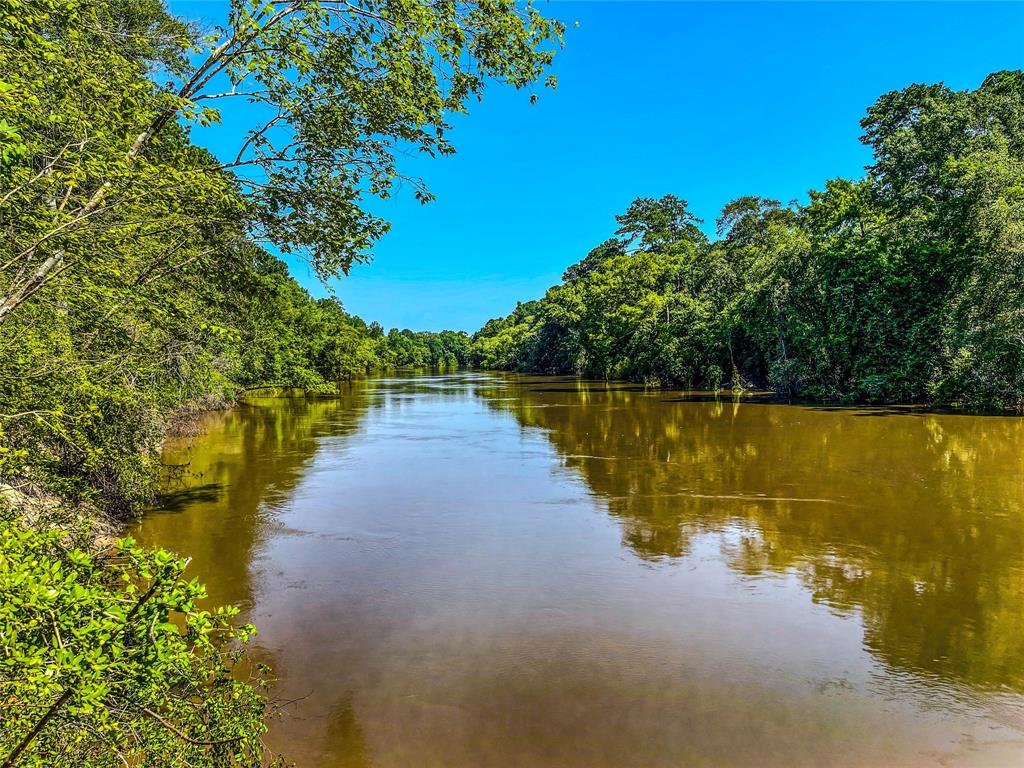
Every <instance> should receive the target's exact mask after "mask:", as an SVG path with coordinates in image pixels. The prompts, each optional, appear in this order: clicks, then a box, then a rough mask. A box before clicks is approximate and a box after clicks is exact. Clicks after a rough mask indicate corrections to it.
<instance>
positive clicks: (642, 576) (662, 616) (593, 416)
mask: <svg viewBox="0 0 1024 768" xmlns="http://www.w3.org/2000/svg"><path fill="white" fill-rule="evenodd" d="M205 427H206V429H207V431H206V434H205V435H203V436H202V437H200V438H198V439H196V440H193V441H182V442H179V443H176V444H172V445H169V446H168V447H167V450H166V457H165V460H166V461H168V462H169V463H172V464H181V465H183V466H182V469H181V477H180V478H177V479H175V480H173V481H171V483H170V486H169V488H168V490H169V491H170V492H169V494H168V496H167V497H166V499H165V501H164V503H163V510H162V511H159V512H155V513H153V514H151V515H149V516H147V517H146V518H145V520H144V521H143V522H142V523H141V524H140V526H139V528H138V531H137V532H136V535H137V537H138V538H140V539H141V540H143V541H144V542H146V543H153V544H160V545H162V546H167V547H170V548H172V549H175V550H178V551H180V552H182V553H187V554H189V555H192V556H193V557H194V560H193V564H192V566H191V571H192V573H193V574H194V575H196V576H198V577H200V578H201V579H202V580H203V581H205V582H206V583H207V585H208V587H209V591H210V594H211V599H212V600H213V601H216V602H221V603H223V602H232V603H237V604H239V605H241V606H242V607H243V609H244V615H245V617H246V618H248V619H251V620H252V621H254V622H256V624H257V625H258V626H259V627H260V630H261V632H260V635H259V638H258V644H257V651H258V654H259V655H260V656H261V657H262V658H265V659H266V660H268V661H269V662H270V663H271V664H272V665H273V667H274V669H275V672H276V675H277V677H278V678H279V679H280V682H279V684H278V686H277V689H276V695H277V696H278V697H279V698H281V699H299V700H298V701H296V702H295V703H294V704H292V705H290V706H289V707H288V708H287V710H286V711H287V714H286V715H285V716H284V717H283V718H282V719H280V720H278V721H276V722H274V724H273V725H272V729H271V734H270V738H269V741H270V743H271V745H272V746H273V747H274V748H275V749H278V750H280V751H281V752H283V753H285V754H286V755H287V756H289V757H290V758H292V759H294V760H295V761H297V762H298V764H299V765H300V766H349V767H356V766H360V767H362V766H377V767H378V768H392V767H393V768H409V767H417V766H424V767H429V768H433V767H434V766H438V767H440V766H446V767H454V768H488V767H490V766H494V767H495V768H498V767H499V766H500V767H501V768H514V767H516V766H523V767H530V768H532V767H534V766H536V767H538V768H540V767H544V768H547V767H550V768H555V767H557V768H600V767H602V766H616V767H619V766H637V767H638V768H639V767H643V768H657V767H660V766H674V767H675V766H704V765H709V766H720V765H721V766H724V765H745V766H746V765H751V766H753V765H756V766H770V765H778V766H798V765H823V766H864V765H868V766H875V765H899V766H917V765H964V766H984V765H994V766H1007V765H1020V764H1024V419H1017V418H1003V417H994V416H986V417H982V416H965V415H941V414H928V413H922V412H917V411H913V410H904V409H830V408H815V407H801V406H789V405H774V404H770V403H766V402H759V401H757V400H756V399H747V400H741V401H734V400H731V399H728V398H725V399H717V400H716V399H715V398H713V397H709V396H701V395H694V394H690V395H687V394H683V393H678V392H665V391H646V392H645V391H643V390H642V389H638V388H633V387H628V386H606V385H604V384H591V385H586V384H580V383H577V382H575V381H572V380H567V379H556V378H527V377H515V376H504V375H489V374H475V373H462V374H453V375H448V376H418V377H412V376H410V377H391V378H377V379H372V380H370V381H368V382H364V383H361V384H358V385H353V386H352V387H351V388H349V389H347V390H346V392H345V393H344V395H343V396H342V397H339V398H337V399H329V400H298V399H254V400H251V401H250V402H249V403H248V404H246V405H245V406H242V407H240V408H238V409H235V410H233V411H230V412H227V413H223V414H214V415H212V416H210V417H209V419H208V420H207V423H206V424H205Z"/></svg>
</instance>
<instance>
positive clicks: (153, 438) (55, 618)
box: [0, 0, 563, 768]
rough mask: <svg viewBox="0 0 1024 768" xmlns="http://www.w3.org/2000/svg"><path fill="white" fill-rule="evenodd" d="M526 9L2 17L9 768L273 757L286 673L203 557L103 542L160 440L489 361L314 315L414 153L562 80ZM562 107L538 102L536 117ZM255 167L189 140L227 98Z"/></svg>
mask: <svg viewBox="0 0 1024 768" xmlns="http://www.w3.org/2000/svg"><path fill="white" fill-rule="evenodd" d="M562 31H563V26H562V25H561V24H560V23H558V22H555V21H552V20H549V19H547V18H545V17H544V16H542V15H541V14H540V13H539V12H538V11H537V10H536V9H534V8H533V7H531V6H530V5H529V4H523V3H516V2H512V0H494V1H493V2H487V3H437V4H422V3H419V2H416V1H415V0H397V1H396V0H359V1H357V2H335V1H333V0H294V1H293V2H290V3H265V2H255V1H253V2H250V0H235V1H233V2H231V3H230V10H229V13H228V14H227V19H226V22H225V23H224V25H223V26H220V27H213V28H209V27H205V28H204V27H201V26H200V25H199V24H198V23H193V22H191V21H189V20H186V19H181V18H178V17H175V16H173V15H171V14H170V13H169V12H168V11H167V10H166V8H165V7H164V5H163V3H162V2H161V0H12V1H11V2H7V3H4V4H3V5H2V7H0V232H2V236H0V637H2V638H3V653H2V654H0V710H2V711H3V717H0V765H2V766H3V768H9V767H10V766H14V765H19V766H21V765H37V766H44V765H46V766H51V765H90V766H107V765H110V766H116V765H135V766H144V765H152V766H170V765H190V766H200V765H229V764H230V765H260V764H262V763H263V762H264V759H265V756H264V754H263V751H264V750H263V746H262V742H261V739H260V736H261V734H262V733H263V732H264V731H265V727H266V726H265V723H264V715H265V710H266V708H267V698H266V695H265V691H264V690H263V683H264V681H265V679H266V674H265V671H264V670H263V669H262V668H261V667H259V666H258V665H256V664H253V663H247V662H245V661H244V656H243V655H241V649H242V648H244V641H245V640H246V639H247V638H248V637H249V636H250V634H251V632H252V628H251V627H246V626H239V625H237V624H236V622H235V621H234V619H233V616H234V615H235V612H234V611H233V610H230V609H226V610H218V611H216V612H211V611H209V610H208V608H206V607H203V606H202V605H201V604H200V603H199V601H200V600H201V599H202V596H203V594H204V593H203V589H202V587H201V586H200V585H198V584H197V583H195V582H194V581H189V580H188V579H186V578H185V577H184V575H183V572H184V568H185V565H186V563H187V560H186V559H183V558H180V557H178V556H176V555H172V554H171V553H169V552H165V551H159V550H158V551H150V550H144V549H140V548H138V547H137V546H135V544H134V543H133V542H131V541H130V540H121V541H117V542H114V541H113V539H112V538H110V537H109V536H105V535H103V534H105V533H106V532H108V531H109V532H114V531H116V528H117V526H116V524H111V523H110V522H107V523H104V521H116V520H117V518H118V517H120V518H122V519H123V518H124V517H125V516H128V515H130V514H132V513H134V512H136V511H138V510H139V509H140V508H141V507H142V506H143V505H144V504H145V503H146V502H147V501H148V500H150V499H151V498H152V494H153V488H154V479H155V478H156V476H157V474H158V471H159V469H160V463H159V455H158V447H159V443H160V440H161V439H162V437H163V436H164V435H165V434H166V433H167V432H168V430H173V429H175V428H176V427H177V428H180V427H181V425H182V424H183V423H185V422H187V420H188V417H189V414H190V413H194V412H196V411H198V410H202V409H208V408H211V407H220V406H223V405H227V404H230V403H232V402H234V400H235V399H236V397H237V396H238V395H239V394H240V393H242V392H244V391H245V390H247V389H251V388H257V387H267V386H270V387H296V388H301V389H304V390H306V391H314V392H315V391H332V389H333V388H334V387H335V386H336V385H337V383H338V382H339V381H341V380H343V379H345V378H346V377H349V376H352V375H354V374H360V373H365V372H366V371H368V370H371V369H376V368H385V367H390V366H397V365H435V366H444V365H458V364H465V363H466V362H467V360H468V354H469V338H468V336H467V335H465V334H459V333H449V332H446V333H441V334H432V333H414V332H412V331H408V330H403V331H399V330H392V331H391V332H390V333H387V334H385V332H384V329H383V328H381V327H380V326H379V325H376V324H370V325H367V324H366V323H364V322H363V321H362V320H360V319H359V318H357V317H353V316H352V315H350V314H348V313H347V312H345V310H344V309H343V307H342V305H341V304H340V303H339V302H338V301H337V300H335V299H333V298H328V299H320V300H314V299H313V298H311V296H310V295H309V294H308V293H307V292H306V291H305V290H304V289H303V288H301V287H300V286H299V285H298V283H296V281H295V280H294V279H293V278H292V277H290V276H289V274H288V269H287V267H286V265H285V263H284V262H283V261H282V260H281V259H280V258H278V257H277V256H275V255H274V253H280V254H283V255H285V256H287V257H290V258H294V259H304V260H306V261H307V262H308V263H309V264H310V265H311V267H312V268H313V270H314V271H315V273H316V274H317V275H318V276H319V277H320V278H322V279H325V280H326V279H328V278H331V277H336V276H339V275H343V274H345V273H347V272H348V270H349V268H350V267H351V265H352V264H353V263H355V262H360V261H366V260H368V259H369V257H370V254H371V252H372V246H373V244H374V242H375V241H376V240H377V239H379V238H380V237H381V236H382V235H383V234H384V233H385V232H386V231H387V229H388V223H387V222H385V221H382V220H381V219H379V218H378V217H376V216H375V215H373V214H372V212H371V211H370V206H369V204H368V201H369V200H371V199H372V198H386V197H388V196H389V195H391V194H392V192H394V191H396V190H397V188H398V186H399V185H404V186H405V187H406V189H410V188H411V190H412V193H413V194H415V196H416V197H417V198H418V199H419V200H421V201H422V202H427V201H429V200H430V193H429V192H428V190H427V188H426V187H425V185H424V183H423V182H422V181H421V180H419V179H416V178H409V177H407V176H405V175H404V174H403V173H402V171H401V168H400V167H399V164H398V160H397V158H398V157H400V156H401V155H403V154H407V153H409V152H412V151H419V152H424V153H427V154H429V155H431V156H438V155H446V154H450V153H452V152H453V151H454V148H453V147H452V145H451V144H450V142H449V141H448V138H447V131H448V127H449V126H448V123H447V120H448V119H449V116H450V115H452V114H457V113H461V112H465V111H466V110H467V107H468V105H469V104H471V103H472V102H474V101H476V100H477V99H479V98H480V97H481V96H482V94H483V92H484V89H485V86H486V85H487V84H489V83H497V84H505V85H508V86H512V87H513V88H516V89H521V88H530V87H532V85H533V84H535V83H538V82H539V83H541V84H542V85H547V86H552V87H553V85H554V79H553V78H552V77H550V76H548V75H547V69H548V66H549V65H550V64H551V61H552V57H553V55H554V52H555V51H556V50H557V49H558V47H559V46H560V44H561V35H562ZM536 98H537V94H536V93H532V94H526V95H524V102H525V101H528V100H533V99H536ZM228 103H244V104H245V106H244V108H243V110H244V111H243V112H236V113H235V114H236V115H238V114H244V115H245V119H246V120H247V121H248V122H247V124H246V125H245V127H244V129H243V130H242V131H241V132H240V133H239V135H238V136H237V143H236V145H235V147H234V148H233V149H231V154H230V156H226V155H225V156H214V155H213V154H212V153H210V152H209V151H207V150H206V149H204V148H203V147H202V146H200V145H199V144H198V143H196V142H194V141H193V136H194V134H195V133H196V129H197V128H200V129H201V128H206V127H210V126H214V125H215V124H216V123H218V122H219V121H220V119H221V105H224V104H228Z"/></svg>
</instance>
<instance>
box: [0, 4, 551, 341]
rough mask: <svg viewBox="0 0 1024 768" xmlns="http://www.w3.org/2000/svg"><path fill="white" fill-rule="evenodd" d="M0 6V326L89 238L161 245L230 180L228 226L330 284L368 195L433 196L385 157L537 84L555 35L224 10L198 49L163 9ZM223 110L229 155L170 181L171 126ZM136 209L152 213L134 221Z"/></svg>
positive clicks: (506, 22)
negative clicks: (243, 107) (233, 222)
mask: <svg viewBox="0 0 1024 768" xmlns="http://www.w3.org/2000/svg"><path fill="white" fill-rule="evenodd" d="M4 9H5V10H4V11H3V12H2V15H0V48H2V49H3V50H4V51H5V56H4V57H3V59H2V60H0V100H2V102H3V114H4V120H5V122H4V123H3V125H2V127H0V136H2V137H3V142H4V144H3V153H2V154H3V158H4V163H3V166H2V169H0V187H2V188H3V189H4V190H5V194H4V197H3V198H2V205H0V216H3V219H4V222H5V224H6V229H7V231H6V232H5V234H6V235H7V236H8V238H9V243H10V248H9V253H6V254H5V255H4V258H3V261H4V262H5V264H4V266H3V272H4V275H3V277H4V281H3V282H4V286H3V288H2V290H3V294H2V299H0V324H2V323H4V322H6V320H7V318H8V317H9V316H10V315H11V314H12V313H14V312H15V311H18V310H19V307H22V306H23V304H24V303H25V302H26V301H27V300H28V299H30V298H31V297H32V296H33V295H35V293H36V292H37V291H39V290H41V289H43V288H44V287H46V286H47V285H49V284H50V283H51V282H52V281H54V280H57V279H58V278H60V277H61V276H67V275H68V274H69V273H70V274H71V275H78V274H80V273H81V272H82V271H83V270H88V269H89V268H90V266H92V265H94V264H96V263H98V262H102V261H103V260H104V255H105V252H104V250H103V249H99V250H97V249H94V248H93V247H92V243H93V241H94V240H95V239H96V237H97V236H102V235H103V234H106V235H111V234H113V233H114V232H116V237H118V238H121V239H123V238H124V237H125V236H126V234H127V233H132V234H135V233H138V232H140V231H141V232H142V233H150V234H152V229H153V227H160V228H163V231H166V227H167V226H168V225H173V220H174V219H175V218H178V219H179V223H183V222H184V221H187V218H179V217H180V216H181V212H179V211H177V210H176V207H177V204H178V203H181V202H182V201H183V200H187V199H193V200H194V199H195V198H205V197H206V196H205V195H204V194H203V192H204V191H207V188H209V189H208V194H209V195H212V196H214V197H217V196H219V195H220V194H223V193H224V191H225V189H226V187H229V186H230V185H231V184H235V185H237V186H238V187H239V188H240V189H241V190H242V191H243V192H244V193H245V202H246V205H245V206H244V207H243V208H242V209H241V210H240V211H239V212H238V215H236V216H235V218H236V219H239V218H240V219H243V220H244V222H245V224H246V225H247V226H246V230H247V232H248V233H249V234H250V235H252V236H254V237H259V238H266V239H268V240H269V241H271V242H273V243H274V244H275V245H276V246H277V247H278V248H280V249H281V250H282V251H284V252H297V253H301V254H305V255H307V256H308V257H309V258H310V259H311V261H312V264H313V266H314V267H315V269H316V271H317V273H318V274H319V275H320V276H322V277H328V276H335V275H338V274H340V273H342V272H347V271H348V269H349V267H350V266H351V264H352V263H353V262H354V261H361V260H365V259H366V258H367V257H368V252H369V248H370V246H371V245H372V244H373V243H374V241H375V240H377V239H378V238H379V237H380V236H381V235H382V234H383V233H384V232H385V231H386V230H387V223H386V222H384V221H382V220H381V219H379V218H377V217H375V216H373V215H372V214H370V213H368V212H367V211H366V210H365V207H364V204H363V198H364V197H365V196H366V195H367V194H370V195H375V196H378V197H387V196H389V195H390V194H391V192H392V190H393V189H394V187H395V186H396V185H397V184H398V183H399V182H401V181H403V180H404V181H407V182H409V183H411V185H412V186H413V188H414V190H415V194H416V196H417V198H419V199H420V200H421V201H424V202H425V201H427V200H429V199H430V194H429V193H428V192H427V190H426V188H425V186H424V185H423V183H422V182H421V181H420V180H418V179H408V178H404V177H403V175H402V174H401V172H400V170H399V169H398V167H397V165H396V160H395V156H396V153H397V152H398V151H403V152H406V151H410V150H416V151H421V152H425V153H428V154H430V155H438V154H440V155H444V154H450V153H451V152H453V151H454V149H453V147H452V145H451V144H450V143H449V141H448V139H447V129H448V124H447V122H446V121H447V119H448V116H449V115H450V114H452V113H460V112H465V111H466V107H467V103H468V102H469V101H470V100H471V99H474V98H480V96H481V94H482V92H483V89H484V86H485V85H486V83H487V82H488V81H498V82H503V83H508V84H511V85H512V86H514V87H516V88H523V87H526V86H528V85H530V84H531V83H533V82H535V81H537V80H538V79H541V78H542V77H544V74H545V72H546V70H547V68H548V66H549V65H550V63H551V61H552V58H553V56H554V49H553V48H552V47H551V46H557V45H558V44H560V41H561V34H562V30H563V25H562V24H561V23H560V22H556V21H552V20H549V19H546V18H545V17H543V16H542V15H541V14H540V13H539V12H538V11H537V10H536V9H535V8H534V7H533V6H532V5H530V4H529V3H526V4H522V3H517V2H515V0H488V2H446V3H422V2H419V0H362V1H361V2H349V1H348V0H291V1H290V2H281V3H266V2H263V0H233V1H232V2H231V7H230V13H229V22H228V24H227V26H226V27H225V28H223V29H217V30H215V31H214V32H213V33H212V34H210V35H200V34H199V33H198V31H197V30H196V29H194V28H193V25H190V24H188V23H187V22H184V21H181V20H179V19H176V18H174V17H172V16H170V15H169V14H168V13H167V12H166V11H165V10H164V8H163V5H162V3H161V2H160V0H115V2H99V0H9V2H7V3H6V4H5V6H4ZM7 52H9V55H7ZM147 75H152V77H149V76H147ZM546 82H547V84H548V85H550V86H554V79H553V78H552V77H548V78H547V79H546ZM223 99H242V100H245V101H247V102H249V103H250V104H251V105H253V106H252V107H251V108H250V110H249V112H248V115H249V117H250V119H251V120H252V124H251V126H250V128H249V130H248V131H247V132H246V134H245V139H244V140H243V141H242V142H241V144H240V146H238V148H237V153H236V154H235V156H234V159H232V160H216V159H214V158H212V157H207V158H206V159H205V161H204V162H202V163H193V164H184V165H183V166H182V167H177V166H172V167H171V168H168V167H167V166H166V164H165V163H164V162H162V161H163V160H165V159H166V157H167V156H168V154H170V155H175V154H188V152H189V149H188V147H187V146H185V145H184V144H183V143H182V142H181V141H180V137H181V136H182V135H183V134H184V129H183V128H182V124H183V123H195V124H198V125H200V126H205V125H209V124H211V123H215V122H218V121H219V119H220V115H219V111H218V109H217V107H216V106H215V105H216V104H219V103H220V102H221V100H223ZM196 192H199V194H195V193H196ZM153 205H156V206H157V207H159V209H160V211H161V213H163V214H164V215H163V216H161V217H160V218H154V217H153V216H152V215H147V214H143V213H142V212H141V211H140V210H139V208H140V207H143V208H149V207H151V206H153ZM12 213H14V214H16V215H15V216H11V215H10V214H12Z"/></svg>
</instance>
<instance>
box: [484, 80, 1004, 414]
mask: <svg viewBox="0 0 1024 768" xmlns="http://www.w3.org/2000/svg"><path fill="white" fill-rule="evenodd" d="M861 125H862V127H863V129H864V134H863V137H862V140H863V141H864V142H865V143H866V144H867V145H868V146H870V147H871V149H872V150H873V153H874V161H873V163H872V164H871V165H870V167H869V168H868V169H867V171H868V172H867V175H866V176H865V177H864V178H862V179H859V180H856V181H848V180H845V179H836V180H832V181H829V182H828V183H827V184H826V185H825V189H824V190H820V191H812V192H811V193H810V199H809V202H807V204H805V205H800V204H797V203H790V204H788V205H782V204H780V203H779V202H778V201H776V200H769V199H765V198H762V197H756V196H748V197H740V198H738V199H736V200H734V201H732V202H731V203H729V204H728V205H726V206H725V208H724V209H723V210H722V213H721V215H720V216H719V217H718V220H717V222H716V224H717V227H716V232H717V239H714V240H710V239H709V238H708V237H706V236H705V234H704V232H703V231H702V230H701V228H700V227H699V226H698V225H699V224H701V223H702V222H701V221H700V220H698V219H697V218H696V217H694V215H693V214H692V213H691V212H690V211H689V209H688V206H687V203H686V201H685V200H682V199H680V198H678V197H675V196H672V195H667V196H665V197H662V198H660V199H649V198H642V199H639V200H636V201H635V202H634V203H633V204H632V205H631V206H629V209H628V210H627V211H626V212H625V213H624V214H622V215H621V216H618V217H617V222H618V224H619V227H618V229H617V230H616V231H615V233H614V235H615V236H614V237H613V238H611V239H609V240H607V241H606V242H604V243H602V244H601V245H599V246H597V247H596V248H594V249H593V250H592V251H591V252H590V253H589V254H587V256H586V257H585V258H584V259H583V260H581V261H579V262H578V263H576V264H574V265H573V266H571V267H569V268H568V269H567V270H566V272H565V275H564V276H563V282H562V284H560V285H557V286H555V287H553V288H551V289H550V290H548V292H547V294H546V295H545V296H544V297H543V298H542V299H540V300H539V301H531V302H527V303H522V304H519V305H518V306H517V307H516V309H515V311H513V312H512V314H510V315H509V316H508V317H505V318H500V319H495V320H491V321H490V322H488V323H487V324H486V325H485V326H484V327H483V328H482V329H481V330H480V331H479V332H477V333H476V335H475V336H474V338H473V360H474V362H475V364H476V365H479V366H481V367H484V368H494V369H506V370H520V371H535V372H546V373H563V374H564V373H568V374H579V375H583V376H590V377H597V378H609V379H630V380H635V381H643V382H648V383H660V384H668V385H681V386H685V387H695V388H707V389H715V390H717V389H720V388H733V389H736V388H741V389H742V388H765V389H771V390H774V391H775V392H776V393H779V394H780V395H783V396H788V397H794V398H808V399H815V400H830V401H847V402H850V401H855V402H919V403H921V402H923V403H932V404H944V405H946V404H949V405H960V406H967V407H972V408H991V409H1004V410H1008V411H1014V412H1024V241H1022V237H1024V77H1022V74H1021V72H1019V71H1015V72H998V73H995V74H992V75H990V76H989V77H988V78H986V80H985V82H984V83H983V84H982V85H981V87H980V88H978V89H977V90H974V91H967V92H959V91H953V90H951V89H949V88H947V87H946V86H944V85H912V86H910V87H908V88H905V89H903V90H901V91H894V92H891V93H887V94H885V95H884V96H882V97H881V98H880V99H879V100H878V101H877V102H876V103H875V104H874V105H873V106H872V107H870V109H868V111H867V115H866V116H865V117H864V119H863V120H862V122H861ZM794 191H796V190H794Z"/></svg>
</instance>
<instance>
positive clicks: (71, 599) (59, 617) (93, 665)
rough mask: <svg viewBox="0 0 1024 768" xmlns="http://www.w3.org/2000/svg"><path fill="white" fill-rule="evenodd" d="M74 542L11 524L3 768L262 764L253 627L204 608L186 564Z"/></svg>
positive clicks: (1, 580)
mask: <svg viewBox="0 0 1024 768" xmlns="http://www.w3.org/2000/svg"><path fill="white" fill-rule="evenodd" d="M67 538H68V536H67V532H65V531H57V530H35V529H32V528H29V527H26V526H24V525H23V524H21V523H20V522H18V521H17V520H14V519H11V518H10V516H7V517H5V518H4V519H3V520H0V635H2V637H3V654H2V655H0V702H2V704H3V711H4V716H3V718H2V719H0V757H2V759H3V760H4V762H3V765H4V766H9V765H15V764H16V765H24V766H52V765H70V764H75V765H89V766H119V765H139V766H185V765H188V766H224V765H239V766H244V765H249V766H258V765H260V764H261V760H262V759H263V747H262V744H261V741H260V735H261V734H262V733H263V732H264V731H265V730H266V726H265V725H264V723H263V714H264V711H265V707H266V704H265V699H264V696H263V693H262V692H261V690H260V685H259V684H258V683H256V684H250V683H249V682H246V681H245V677H244V676H243V674H241V673H242V670H243V668H244V667H243V666H242V665H241V660H242V658H243V657H242V653H241V649H242V648H243V647H244V643H245V642H246V640H247V639H248V638H249V636H250V635H251V634H252V632H253V629H252V627H249V626H234V625H232V622H231V619H232V617H233V616H234V615H235V614H236V613H237V611H236V610H234V609H217V610H215V611H213V612H207V611H203V610H200V609H199V608H198V607H197V601H199V600H200V599H202V598H203V597H205V593H204V590H203V588H202V586H200V585H199V584H198V583H196V582H195V581H186V580H185V579H184V578H183V577H182V572H183V571H184V569H185V565H186V563H187V561H186V560H182V559H179V558H177V557H176V556H174V555H172V554H171V553H169V552H166V551H163V550H155V551H146V550H142V549H139V548H138V547H136V546H135V545H134V543H133V542H132V541H131V540H130V539H124V540H121V541H119V542H117V544H116V546H115V547H114V548H113V549H112V550H111V551H110V552H99V553H96V552H89V551H87V550H86V549H83V548H80V547H79V546H76V544H75V543H74V542H69V541H68V540H67Z"/></svg>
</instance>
